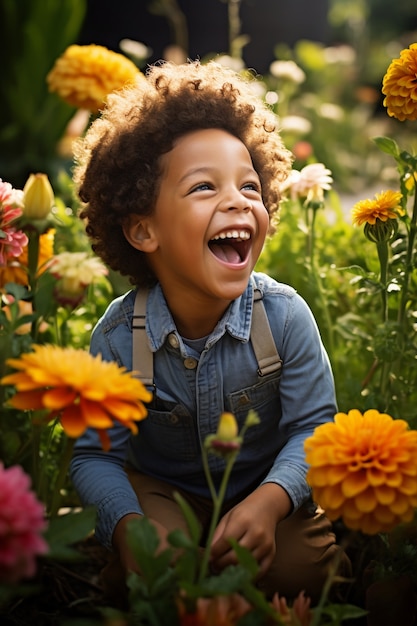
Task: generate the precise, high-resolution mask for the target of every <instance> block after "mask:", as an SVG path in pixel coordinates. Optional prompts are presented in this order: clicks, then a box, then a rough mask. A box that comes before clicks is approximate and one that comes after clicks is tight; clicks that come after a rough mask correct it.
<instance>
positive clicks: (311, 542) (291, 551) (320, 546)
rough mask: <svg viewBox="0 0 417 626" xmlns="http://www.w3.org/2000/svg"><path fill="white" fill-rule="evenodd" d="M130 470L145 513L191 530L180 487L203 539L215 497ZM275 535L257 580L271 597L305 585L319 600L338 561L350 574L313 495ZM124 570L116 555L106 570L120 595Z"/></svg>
mask: <svg viewBox="0 0 417 626" xmlns="http://www.w3.org/2000/svg"><path fill="white" fill-rule="evenodd" d="M127 473H128V476H129V480H130V482H131V484H132V486H133V488H134V490H135V492H136V494H137V495H138V499H139V501H140V503H141V507H142V509H143V511H144V514H145V515H146V516H148V517H152V518H153V519H155V520H157V521H158V522H160V523H161V524H162V525H163V526H165V528H166V529H167V530H168V531H171V530H174V529H183V530H184V531H187V525H186V522H185V520H184V518H183V515H182V512H181V509H180V507H179V505H178V504H177V502H176V501H175V498H174V493H175V492H178V493H180V494H181V495H182V496H183V497H184V498H185V499H186V500H187V502H188V503H189V504H190V506H191V508H192V509H193V510H194V513H195V514H196V516H197V518H198V519H199V520H200V522H201V524H202V529H203V537H202V543H203V544H204V537H205V533H207V530H208V526H209V523H210V518H211V513H212V504H211V500H209V499H206V498H202V497H199V496H194V495H190V494H189V493H186V492H184V491H181V490H180V489H178V488H177V487H173V486H172V485H170V484H168V483H166V482H163V481H160V480H157V479H155V478H151V477H149V476H146V475H144V474H141V473H139V472H137V471H134V470H128V471H127ZM241 500H242V496H240V497H239V499H237V500H232V501H228V502H227V505H226V506H225V507H224V509H223V511H222V514H224V513H226V512H227V511H228V510H230V509H231V508H232V507H233V506H235V505H236V504H237V503H238V502H239V501H241ZM275 539H276V556H275V560H274V562H273V564H272V566H271V567H270V569H269V571H268V572H267V574H266V575H265V576H264V577H263V578H262V579H260V580H259V581H258V587H259V588H260V589H262V591H264V592H265V594H266V595H267V596H268V597H272V596H273V594H274V593H275V592H278V593H279V595H280V596H284V597H285V598H287V600H291V599H293V598H295V597H296V596H297V595H298V594H299V592H300V591H304V592H305V594H306V595H307V596H309V597H310V598H311V599H312V602H313V604H314V603H316V602H317V601H318V599H319V598H320V595H321V591H322V588H323V585H324V583H325V581H326V579H327V576H328V574H329V570H330V569H331V567H332V566H333V567H336V569H337V573H338V576H342V577H346V578H347V577H349V576H350V575H351V566H350V561H349V559H348V557H347V556H346V554H345V553H344V552H343V550H342V549H341V548H340V547H339V546H338V545H337V544H336V538H335V534H334V532H333V530H332V526H331V523H330V521H329V520H328V519H327V517H326V516H325V514H324V511H323V509H321V508H320V507H318V506H317V505H316V504H314V503H313V502H311V501H309V502H306V503H305V504H304V505H303V506H302V507H301V508H300V509H298V510H297V511H296V512H295V513H294V514H292V515H290V516H289V517H287V518H286V519H285V520H284V521H282V522H281V523H280V524H278V525H277V529H276V536H275ZM120 576H124V574H123V572H122V569H121V566H120V563H118V562H117V558H116V559H115V561H113V562H112V563H110V564H109V566H107V567H106V568H105V571H103V582H104V585H105V587H106V588H107V589H111V590H113V591H116V585H117V587H118V591H117V595H119V594H120V586H119V584H117V583H118V582H119V581H116V580H115V578H117V577H120ZM123 581H124V578H123ZM119 597H120V596H119Z"/></svg>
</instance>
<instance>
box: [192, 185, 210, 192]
mask: <svg viewBox="0 0 417 626" xmlns="http://www.w3.org/2000/svg"><path fill="white" fill-rule="evenodd" d="M208 189H213V185H210V183H198V185H195V186H194V187H193V188H192V189H191V190H190V193H194V192H195V191H207V190H208Z"/></svg>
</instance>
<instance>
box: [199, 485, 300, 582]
mask: <svg viewBox="0 0 417 626" xmlns="http://www.w3.org/2000/svg"><path fill="white" fill-rule="evenodd" d="M290 510H291V501H290V498H289V496H288V494H287V492H286V491H285V490H284V489H283V488H282V487H280V486H279V485H276V484H275V483H266V484H264V485H261V486H260V487H258V489H256V490H255V491H253V492H252V493H251V494H250V495H249V496H248V497H247V498H245V499H244V500H242V502H240V503H239V504H238V505H236V506H235V507H234V508H233V509H231V510H230V511H228V513H226V515H224V516H223V517H222V519H221V520H220V522H219V524H218V526H217V528H216V531H215V533H214V537H213V543H212V548H211V561H210V563H211V566H212V567H213V569H214V570H215V571H216V570H222V569H224V568H225V567H227V566H228V565H235V564H236V563H237V558H236V554H235V552H234V550H233V548H232V546H231V545H230V542H229V539H235V540H236V541H237V542H238V543H239V545H241V546H242V547H244V548H246V549H247V550H249V551H250V552H251V554H252V556H253V557H254V558H255V559H256V560H257V562H258V564H259V567H260V571H259V576H263V575H264V574H265V573H266V572H267V571H268V569H269V567H270V566H271V564H272V561H273V559H274V557H275V531H276V525H277V524H278V523H279V522H280V521H281V520H283V519H284V518H285V517H286V516H287V515H288V513H289V512H290Z"/></svg>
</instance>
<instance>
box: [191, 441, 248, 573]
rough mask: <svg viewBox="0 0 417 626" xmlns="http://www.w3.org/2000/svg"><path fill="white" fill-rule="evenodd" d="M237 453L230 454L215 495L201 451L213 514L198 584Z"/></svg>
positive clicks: (204, 453)
mask: <svg viewBox="0 0 417 626" xmlns="http://www.w3.org/2000/svg"><path fill="white" fill-rule="evenodd" d="M238 453H239V450H237V451H236V452H233V454H231V455H230V456H229V457H228V459H227V464H226V468H225V470H224V473H223V477H222V482H221V484H220V488H219V491H218V493H216V490H215V489H214V485H213V482H212V479H211V474H210V470H209V468H208V463H207V450H205V449H204V450H203V459H204V458H206V461H205V462H204V471H205V472H206V468H207V472H206V478H207V481H208V483H209V487H210V492H211V495H212V498H213V514H212V516H211V521H210V528H209V531H208V535H207V542H206V548H205V550H204V554H203V559H202V562H201V567H200V575H199V578H198V582H199V583H201V582H202V581H203V580H204V578H205V577H206V575H207V570H208V564H209V559H210V548H211V544H212V541H213V536H214V532H215V530H216V527H217V524H218V522H219V518H220V513H221V510H222V504H223V500H224V497H225V495H226V489H227V483H228V482H229V477H230V473H231V471H232V468H233V464H234V462H235V459H236V457H237V455H238ZM210 485H211V486H210Z"/></svg>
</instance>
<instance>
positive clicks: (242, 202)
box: [220, 188, 252, 211]
mask: <svg viewBox="0 0 417 626" xmlns="http://www.w3.org/2000/svg"><path fill="white" fill-rule="evenodd" d="M220 208H221V210H222V211H250V210H251V209H252V203H251V201H250V200H249V199H248V198H247V197H246V196H245V195H244V194H243V193H242V192H241V191H240V189H236V188H233V189H229V190H228V191H227V192H225V194H224V196H223V198H222V199H221V202H220Z"/></svg>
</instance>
